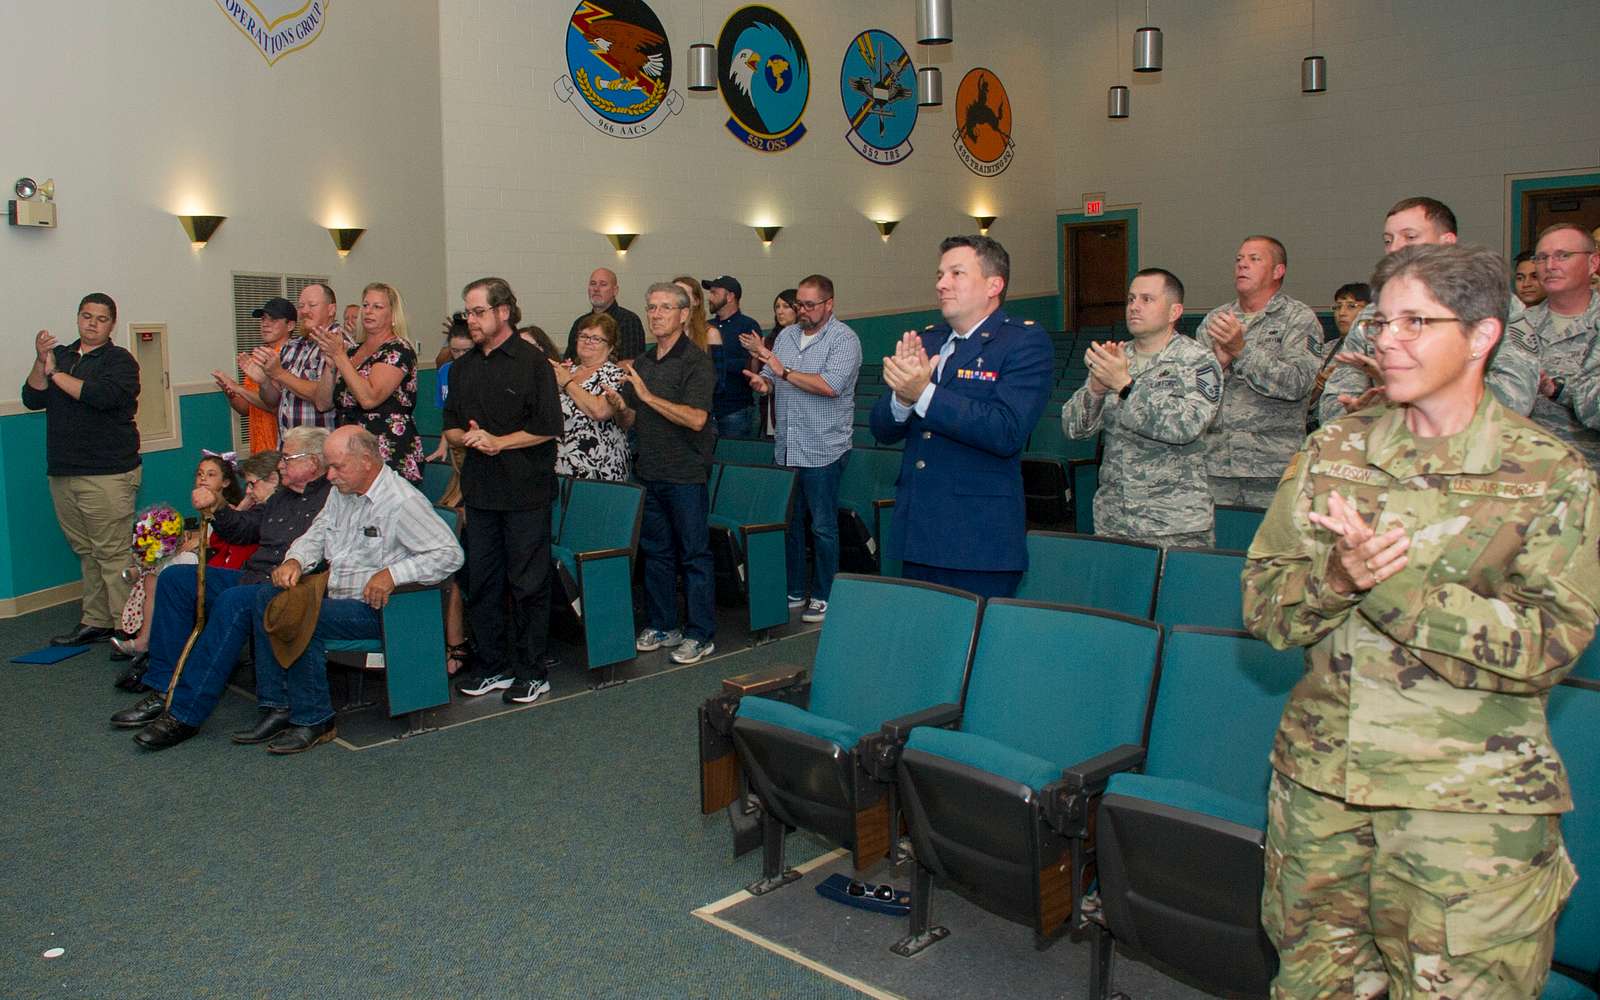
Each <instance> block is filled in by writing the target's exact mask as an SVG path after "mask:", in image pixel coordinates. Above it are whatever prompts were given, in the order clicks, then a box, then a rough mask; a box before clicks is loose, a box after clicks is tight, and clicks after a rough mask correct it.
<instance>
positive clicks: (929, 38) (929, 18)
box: [917, 0, 955, 45]
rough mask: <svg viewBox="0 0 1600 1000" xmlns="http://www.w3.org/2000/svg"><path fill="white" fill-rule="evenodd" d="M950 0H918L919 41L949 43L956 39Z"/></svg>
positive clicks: (927, 43) (935, 43)
mask: <svg viewBox="0 0 1600 1000" xmlns="http://www.w3.org/2000/svg"><path fill="white" fill-rule="evenodd" d="M952 25H953V18H952V17H951V14H950V0H917V42H918V43H919V44H921V45H949V44H950V42H951V41H953V40H954V39H955V35H954V33H953V32H952Z"/></svg>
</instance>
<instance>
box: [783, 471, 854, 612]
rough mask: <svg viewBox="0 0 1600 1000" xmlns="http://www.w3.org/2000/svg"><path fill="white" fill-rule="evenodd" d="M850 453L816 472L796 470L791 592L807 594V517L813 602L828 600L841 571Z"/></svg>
mask: <svg viewBox="0 0 1600 1000" xmlns="http://www.w3.org/2000/svg"><path fill="white" fill-rule="evenodd" d="M848 461H850V453H849V452H848V451H846V452H845V453H844V454H843V455H840V456H839V457H838V458H836V459H834V460H833V461H832V462H830V463H828V464H827V465H821V466H818V467H816V468H814V469H804V468H795V470H794V471H795V491H794V505H793V507H792V508H791V509H790V513H789V530H788V532H787V539H786V541H787V542H788V546H789V593H791V594H794V595H798V596H804V595H805V593H806V518H807V517H808V516H809V517H810V519H811V554H812V557H813V558H814V559H815V563H814V565H813V566H812V569H811V599H812V600H815V601H826V600H827V599H828V594H829V593H831V592H832V590H833V578H834V576H835V575H836V574H837V573H838V572H839V480H840V479H842V478H843V477H844V466H845V463H846V462H848Z"/></svg>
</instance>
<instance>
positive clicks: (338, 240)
mask: <svg viewBox="0 0 1600 1000" xmlns="http://www.w3.org/2000/svg"><path fill="white" fill-rule="evenodd" d="M365 232H366V230H365V229H332V228H330V229H329V230H328V235H329V236H332V237H333V246H334V249H336V250H338V251H339V257H340V259H343V258H345V257H348V256H350V251H352V250H354V249H355V248H356V241H357V240H359V239H361V234H362V233H365Z"/></svg>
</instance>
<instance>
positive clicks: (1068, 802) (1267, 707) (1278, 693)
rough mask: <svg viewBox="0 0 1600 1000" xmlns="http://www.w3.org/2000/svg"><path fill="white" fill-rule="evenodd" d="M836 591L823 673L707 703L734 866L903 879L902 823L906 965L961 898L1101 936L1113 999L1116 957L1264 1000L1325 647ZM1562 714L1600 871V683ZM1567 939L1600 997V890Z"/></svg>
mask: <svg viewBox="0 0 1600 1000" xmlns="http://www.w3.org/2000/svg"><path fill="white" fill-rule="evenodd" d="M834 593H835V600H834V602H833V604H832V606H831V607H830V611H829V615H828V620H827V622H826V624H825V625H824V626H823V630H822V635H821V637H820V640H819V643H818V647H817V653H816V657H815V659H814V661H813V663H812V666H811V669H810V672H809V673H807V672H806V671H805V670H804V669H796V668H786V669H784V670H782V671H780V672H779V673H778V674H775V675H771V676H764V677H758V676H755V675H747V676H744V677H735V678H730V679H729V680H727V681H725V682H724V685H723V692H722V693H721V694H719V695H717V696H715V697H713V698H711V699H709V700H708V701H706V702H705V704H704V705H702V707H701V708H700V712H699V733H700V763H701V808H702V811H703V812H705V813H707V814H709V813H711V812H714V811H716V810H719V809H723V808H726V809H727V810H728V815H729V817H730V820H732V822H733V826H734V830H735V850H736V852H739V853H742V852H743V851H744V850H748V849H753V848H754V847H755V846H757V845H760V846H762V847H763V848H764V857H763V865H762V877H761V879H760V880H758V881H757V882H756V883H754V884H752V885H751V886H749V887H748V888H749V891H751V892H752V893H756V894H762V893H766V892H770V891H773V890H775V889H777V888H780V887H782V886H783V885H786V884H788V883H790V882H792V881H794V880H796V879H797V878H799V877H800V876H799V875H798V874H797V873H796V872H794V871H793V870H791V869H789V868H788V867H787V866H786V865H785V862H784V845H785V838H786V834H787V833H788V832H790V831H792V830H797V829H802V830H807V831H810V832H813V833H817V834H820V835H822V836H823V837H825V838H827V839H828V840H831V841H832V842H834V843H837V844H839V845H841V846H843V847H846V848H848V849H849V850H850V851H851V852H852V855H853V860H854V863H855V867H856V868H857V870H858V871H864V870H866V869H868V868H871V867H874V866H875V865H876V864H877V863H878V862H879V861H880V860H881V859H883V858H885V857H890V858H895V859H897V860H898V856H899V851H900V836H899V834H900V830H901V829H902V827H901V822H902V819H903V820H904V823H905V829H906V830H907V831H908V834H909V841H910V844H911V847H912V850H913V852H914V859H915V868H914V874H913V885H912V891H911V897H912V898H911V920H910V927H909V929H908V933H906V934H905V935H904V936H903V937H900V938H899V939H898V940H894V941H892V943H891V940H890V939H886V940H885V944H886V945H890V946H891V948H892V950H893V951H895V952H896V953H897V954H900V955H912V954H916V953H917V952H919V951H921V950H922V949H923V948H926V947H928V946H929V945H931V944H933V943H935V942H936V941H938V940H939V939H941V938H943V937H944V936H946V935H947V933H948V932H947V931H946V930H945V929H944V928H941V927H938V926H935V925H934V924H933V923H932V921H931V913H932V908H933V905H934V903H935V902H936V901H937V899H938V896H937V894H936V893H935V892H934V884H935V880H938V882H939V883H940V884H941V885H943V886H958V887H960V888H961V889H962V890H963V893H964V894H965V895H968V896H969V897H972V898H975V899H976V900H977V901H978V902H979V903H980V904H981V905H983V906H984V907H985V908H987V909H989V910H991V911H993V912H995V913H997V914H1000V915H1002V916H1004V917H1007V918H1009V919H1011V920H1013V921H1016V922H1019V923H1022V924H1025V925H1027V926H1029V927H1031V928H1032V929H1033V931H1034V932H1035V934H1036V936H1037V939H1038V941H1039V942H1040V943H1041V944H1044V943H1048V942H1049V941H1051V940H1053V939H1055V938H1056V937H1058V936H1059V935H1060V934H1061V933H1062V932H1063V931H1066V930H1070V929H1073V928H1077V927H1079V926H1087V927H1089V928H1091V929H1092V934H1093V936H1094V938H1095V947H1094V948H1093V953H1094V961H1093V967H1092V973H1091V976H1090V983H1089V984H1088V985H1089V995H1090V996H1091V997H1093V998H1096V1000H1103V998H1105V997H1106V996H1108V995H1109V991H1110V986H1111V958H1112V955H1113V951H1114V944H1116V943H1120V944H1121V945H1123V946H1124V947H1125V948H1126V949H1128V950H1131V951H1132V952H1133V953H1135V954H1138V955H1142V956H1145V957H1149V958H1154V959H1156V960H1158V961H1159V962H1161V963H1164V964H1166V965H1167V966H1169V967H1171V968H1173V969H1175V970H1178V971H1179V972H1180V973H1182V974H1184V975H1186V976H1188V977H1190V978H1192V979H1194V980H1196V981H1199V982H1202V983H1204V984H1206V985H1207V986H1209V987H1211V988H1214V989H1218V990H1224V991H1231V992H1233V993H1237V994H1241V995H1247V996H1265V995H1266V990H1267V984H1268V982H1269V981H1270V978H1271V976H1272V974H1273V972H1274V971H1275V966H1276V958H1275V955H1274V953H1273V950H1272V948H1271V946H1270V944H1269V943H1268V941H1267V939H1266V937H1265V935H1264V934H1263V932H1262V930H1261V926H1260V920H1259V913H1260V905H1259V901H1260V895H1261V887H1262V853H1263V845H1264V840H1265V832H1264V831H1265V826H1266V798H1267V784H1268V781H1269V778H1270V768H1269V765H1268V760H1267V755H1268V751H1269V749H1270V747H1271V743H1272V739H1273V735H1274V732H1275V730H1276V726H1277V721H1278V717H1279V715H1280V714H1281V712H1282V708H1283V704H1284V701H1285V699H1286V697H1287V695H1288V692H1289V690H1290V688H1291V687H1292V686H1293V685H1294V683H1295V682H1296V681H1297V680H1298V678H1299V676H1300V674H1301V672H1302V670H1303V655H1302V651H1300V650H1288V651H1283V652H1279V651H1274V650H1272V649H1271V648H1270V647H1268V646H1266V645H1265V644H1264V643H1262V642H1260V641H1258V640H1256V639H1253V638H1251V637H1250V636H1248V635H1247V634H1245V633H1243V632H1240V631H1237V630H1233V629H1216V628H1204V627H1194V626H1188V625H1178V626H1174V627H1170V628H1169V627H1167V626H1164V625H1162V624H1159V623H1157V622H1154V621H1150V620H1147V619H1144V618H1140V617H1131V616H1128V615H1122V614H1117V613H1114V612H1110V611H1104V610H1098V609H1091V608H1084V607H1073V606H1067V605H1061V604H1052V603H1045V602H1038V601H1029V600H1020V599H1001V600H990V601H983V600H981V599H979V598H977V597H975V596H974V595H971V594H966V593H963V592H961V591H956V590H951V589H949V588H943V587H937V586H933V585H928V584H921V583H913V582H908V581H903V580H887V579H876V578H869V577H860V576H855V575H843V576H841V577H840V578H839V579H838V580H837V581H836V582H835V588H834ZM867 651H870V652H867ZM864 654H865V655H864ZM1550 717H1551V724H1552V728H1553V731H1554V734H1555V741H1556V745H1557V746H1558V748H1560V749H1561V750H1562V751H1563V756H1564V758H1565V760H1566V762H1567V764H1568V767H1569V770H1570V773H1571V777H1572V781H1573V786H1574V796H1575V798H1576V800H1577V802H1578V810H1579V811H1578V812H1575V813H1573V814H1571V815H1570V816H1568V817H1567V819H1566V821H1565V824H1564V826H1565V832H1566V837H1567V843H1568V848H1569V850H1570V851H1571V852H1572V854H1573V856H1574V858H1575V860H1576V861H1577V863H1578V865H1579V867H1580V868H1583V867H1584V866H1585V865H1586V864H1587V865H1590V866H1600V823H1597V822H1596V818H1595V817H1596V816H1597V815H1600V813H1597V811H1596V803H1597V802H1600V683H1595V682H1589V681H1582V680H1570V681H1568V682H1566V683H1565V684H1563V685H1562V686H1561V687H1559V688H1558V689H1557V690H1556V691H1554V692H1552V695H1551V698H1550ZM1218 720H1226V734H1225V738H1219V736H1220V735H1221V730H1220V729H1219V724H1218ZM1096 872H1097V873H1098V882H1097V883H1096V882H1095V881H1094V879H1095V873H1096ZM1590 881H1593V880H1590ZM1090 891H1095V892H1096V895H1097V898H1098V903H1099V916H1098V918H1092V919H1089V920H1085V919H1084V913H1085V911H1084V908H1083V903H1084V900H1085V895H1086V894H1087V893H1089V892H1090ZM1557 934H1558V938H1557V946H1556V954H1555V960H1556V962H1557V963H1559V964H1560V966H1561V967H1562V971H1563V972H1565V973H1567V974H1568V975H1565V976H1562V977H1560V978H1557V977H1552V987H1551V991H1547V992H1546V994H1545V996H1546V997H1547V998H1557V997H1561V998H1565V997H1568V996H1581V997H1588V998H1590V1000H1593V997H1594V992H1593V987H1594V976H1595V973H1596V971H1597V966H1600V889H1597V888H1595V887H1591V886H1590V885H1589V884H1588V883H1587V882H1585V883H1580V885H1579V887H1578V890H1577V892H1576V893H1575V894H1574V896H1573V897H1572V900H1571V901H1570V902H1569V904H1568V906H1567V909H1566V910H1565V912H1564V913H1563V915H1562V917H1561V919H1560V922H1559V924H1558V928H1557ZM1585 983H1586V984H1587V985H1586V986H1585V985H1584V984H1585ZM1585 990H1587V991H1585ZM1572 991H1576V992H1572Z"/></svg>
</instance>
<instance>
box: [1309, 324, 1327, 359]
mask: <svg viewBox="0 0 1600 1000" xmlns="http://www.w3.org/2000/svg"><path fill="white" fill-rule="evenodd" d="M1322 343H1323V341H1322V327H1320V326H1318V327H1317V328H1316V329H1315V330H1307V331H1306V350H1308V351H1310V352H1311V353H1312V354H1315V355H1316V356H1317V357H1319V358H1320V357H1322Z"/></svg>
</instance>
